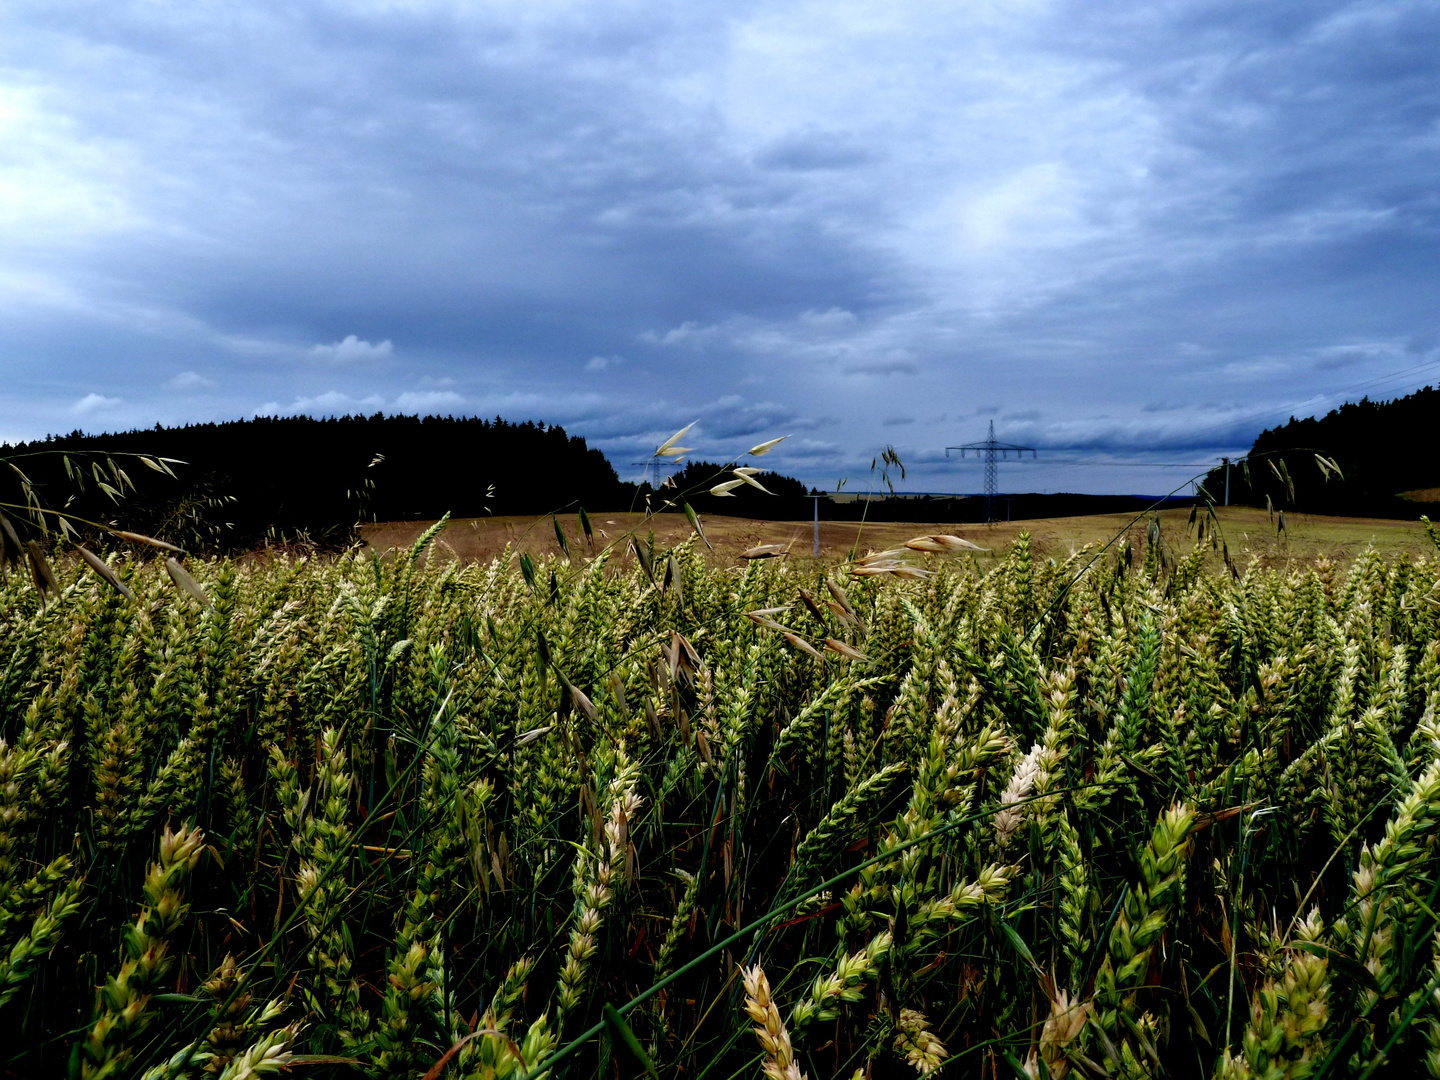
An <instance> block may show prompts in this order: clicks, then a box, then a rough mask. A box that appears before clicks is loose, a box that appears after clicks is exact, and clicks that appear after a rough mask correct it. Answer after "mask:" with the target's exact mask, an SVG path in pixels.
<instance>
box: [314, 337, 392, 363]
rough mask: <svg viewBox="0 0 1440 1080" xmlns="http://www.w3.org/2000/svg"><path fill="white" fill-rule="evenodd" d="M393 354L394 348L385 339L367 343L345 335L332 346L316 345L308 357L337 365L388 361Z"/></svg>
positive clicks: (361, 339)
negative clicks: (359, 361) (358, 361)
mask: <svg viewBox="0 0 1440 1080" xmlns="http://www.w3.org/2000/svg"><path fill="white" fill-rule="evenodd" d="M394 353H395V347H394V346H393V345H391V344H390V340H389V339H388V338H387V339H386V340H384V341H380V342H369V341H366V340H365V339H364V338H359V337H356V336H355V335H354V334H346V335H345V338H344V340H343V341H337V342H335V343H334V344H333V345H316V346H315V347H314V348H313V349H311V350H310V355H311V356H313V357H316V358H317V359H320V360H333V361H334V362H335V363H337V364H350V363H354V362H355V361H357V360H388V359H390V357H391V356H393V355H394Z"/></svg>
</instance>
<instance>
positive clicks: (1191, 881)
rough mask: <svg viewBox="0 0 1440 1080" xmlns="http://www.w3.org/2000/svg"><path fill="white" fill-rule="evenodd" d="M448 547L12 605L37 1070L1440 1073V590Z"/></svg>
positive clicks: (258, 564) (1096, 566)
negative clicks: (483, 556)
mask: <svg viewBox="0 0 1440 1080" xmlns="http://www.w3.org/2000/svg"><path fill="white" fill-rule="evenodd" d="M434 535H435V530H433V529H432V530H431V531H430V532H429V533H427V534H426V535H424V536H422V537H421V538H420V539H419V540H418V541H417V542H416V543H415V545H414V546H413V548H411V549H409V550H408V551H401V552H399V553H397V554H395V555H393V556H391V557H387V558H382V557H380V556H378V555H375V554H373V553H371V552H367V551H363V550H358V549H357V550H356V551H354V552H352V553H350V554H348V555H345V556H343V557H339V558H325V559H321V558H315V559H312V560H308V561H307V560H306V559H302V558H294V559H288V558H275V559H269V560H265V559H255V558H250V559H245V560H239V561H227V560H212V561H209V562H206V561H202V560H191V561H189V562H188V564H187V565H188V568H189V574H190V575H191V576H189V577H187V576H185V575H184V572H183V571H182V572H181V574H179V575H176V574H175V573H173V571H172V572H169V573H167V569H166V564H165V563H164V562H161V561H158V560H156V561H143V560H136V559H131V558H129V557H119V556H112V557H111V559H110V561H109V563H108V567H109V568H110V570H111V572H112V573H113V574H114V575H116V579H117V580H118V582H119V585H120V586H123V591H122V590H121V589H120V588H117V587H116V585H114V584H113V583H110V582H107V581H106V580H104V579H102V577H100V576H98V575H97V574H96V573H95V572H94V570H93V569H92V568H91V567H87V566H86V565H85V564H84V563H82V562H80V561H79V560H78V559H77V560H74V561H73V562H72V561H70V560H67V559H58V560H56V562H55V577H56V580H55V581H54V582H53V584H49V587H47V588H46V589H44V590H43V591H42V590H40V589H37V588H36V586H35V585H34V584H32V583H31V582H30V581H29V580H28V579H26V578H25V577H24V576H23V575H22V574H21V573H18V572H11V573H9V574H8V575H6V576H5V578H4V579H3V580H0V725H3V728H0V734H3V738H4V741H3V742H0V1034H3V1038H0V1057H3V1058H4V1059H6V1061H7V1068H8V1074H7V1075H11V1076H22V1077H61V1076H67V1075H68V1076H71V1077H78V1078H86V1080H98V1078H101V1077H117V1078H122V1077H123V1078H139V1077H145V1078H147V1080H161V1078H179V1077H189V1078H195V1080H200V1078H211V1077H218V1078H222V1080H240V1078H248V1077H258V1076H269V1075H273V1074H277V1073H279V1072H281V1071H282V1070H289V1072H290V1073H291V1074H293V1075H295V1076H302V1077H332V1076H333V1077H348V1076H368V1077H396V1078H398V1077H408V1078H419V1077H425V1078H429V1080H438V1078H440V1077H455V1078H458V1077H466V1078H470V1077H474V1078H485V1080H491V1078H508V1080H522V1078H530V1080H538V1078H540V1077H542V1076H544V1077H551V1078H561V1077H600V1078H604V1080H611V1078H616V1080H619V1078H630V1077H640V1076H645V1075H647V1074H650V1075H656V1076H660V1077H667V1078H668V1077H685V1078H687V1080H700V1078H702V1077H703V1078H707V1080H732V1078H736V1077H760V1076H765V1077H769V1078H770V1080H798V1078H800V1077H810V1078H813V1080H819V1078H827V1080H828V1078H831V1077H839V1078H850V1077H907V1076H922V1077H924V1076H932V1075H933V1076H945V1077H977V1078H992V1077H994V1078H1001V1077H1021V1076H1029V1077H1050V1078H1054V1080H1060V1078H1063V1077H1066V1076H1073V1077H1101V1076H1123V1077H1159V1076H1172V1077H1211V1076H1217V1077H1227V1078H1230V1077H1233V1078H1240V1077H1252V1076H1253V1077H1257V1078H1259V1077H1265V1078H1281V1077H1319V1076H1330V1077H1361V1076H1401V1075H1420V1076H1423V1075H1431V1076H1440V996H1437V993H1436V991H1437V989H1440V948H1437V945H1440V938H1437V931H1440V916H1437V911H1440V876H1437V863H1440V839H1437V837H1440V717H1437V715H1436V710H1437V703H1440V588H1437V581H1440V561H1437V559H1436V553H1435V552H1434V551H1432V552H1430V554H1429V556H1428V557H1425V556H1410V555H1403V556H1401V557H1399V558H1397V559H1395V560H1393V561H1390V560H1387V559H1385V558H1383V557H1381V556H1380V555H1378V554H1376V553H1374V552H1373V551H1372V552H1366V553H1363V554H1361V555H1360V556H1359V557H1358V558H1356V559H1354V560H1353V562H1351V563H1350V564H1349V565H1348V566H1340V565H1337V564H1334V563H1331V562H1327V561H1326V560H1324V559H1323V558H1322V559H1320V560H1318V561H1316V562H1313V563H1306V564H1303V565H1299V566H1298V567H1297V566H1291V567H1288V568H1283V569H1278V570H1277V569H1264V568H1262V567H1261V566H1259V565H1258V564H1257V565H1254V566H1251V567H1250V569H1248V570H1247V569H1246V567H1245V566H1244V565H1239V566H1236V567H1235V568H1234V569H1233V570H1232V569H1230V568H1224V567H1222V568H1221V569H1219V570H1216V569H1215V561H1214V557H1213V555H1211V554H1210V549H1209V548H1208V547H1197V548H1196V549H1195V550H1194V551H1193V552H1192V553H1190V554H1188V555H1185V554H1184V553H1183V552H1182V553H1181V557H1179V558H1178V559H1175V558H1171V557H1169V556H1168V555H1166V554H1165V553H1164V552H1162V551H1160V550H1159V549H1158V548H1156V547H1149V548H1147V547H1146V546H1145V544H1144V543H1143V542H1142V543H1140V544H1139V545H1137V546H1135V547H1133V548H1132V547H1130V546H1129V545H1124V546H1121V547H1120V548H1119V549H1118V550H1117V549H1115V548H1111V549H1109V550H1103V551H1102V550H1099V549H1096V548H1087V549H1084V550H1082V551H1081V552H1079V553H1077V554H1075V555H1073V556H1070V557H1069V558H1067V559H1065V560H1063V561H1061V560H1056V559H1042V558H1040V557H1038V556H1032V553H1031V548H1030V538H1029V537H1028V536H1027V535H1025V534H1021V535H1020V537H1019V539H1018V540H1017V541H1016V542H1015V543H1014V544H1013V546H1011V547H1010V548H1009V549H1008V551H1005V552H1001V553H1000V556H1001V557H998V558H997V557H996V556H995V555H994V554H993V553H992V554H991V555H988V556H987V557H986V558H985V560H984V561H983V563H977V562H975V561H973V556H971V555H969V554H967V553H966V551H965V549H964V545H963V543H960V542H958V541H954V540H953V538H948V537H943V536H942V537H938V538H931V539H922V540H920V541H918V542H917V543H915V544H914V545H913V546H912V547H908V548H905V547H902V548H898V549H896V550H894V551H889V552H883V553H880V554H879V555H878V556H873V557H871V558H870V559H868V560H866V561H863V562H861V563H858V564H856V563H851V564H846V565H839V566H835V565H832V566H828V567H827V566H822V565H818V564H811V563H810V562H808V561H802V560H800V559H792V560H784V559H771V560H766V559H760V558H757V559H754V560H753V561H751V562H749V563H748V564H746V565H744V566H741V567H737V568H735V569H726V568H724V567H716V566H713V565H711V563H710V562H709V561H707V559H706V558H705V556H704V546H703V543H702V542H701V539H700V538H699V537H698V536H694V535H692V536H690V537H689V538H687V539H685V540H683V541H681V542H679V543H678V544H676V545H675V546H673V547H669V548H666V547H665V546H664V545H661V546H660V547H658V548H656V549H653V550H652V549H651V548H650V547H649V546H648V545H647V544H646V542H645V540H644V539H643V538H641V539H639V540H638V542H637V544H636V546H638V549H639V551H638V557H637V552H636V546H632V547H630V548H629V549H628V551H629V554H627V556H626V558H625V559H624V560H623V565H622V560H621V559H620V558H619V557H618V555H619V552H620V551H621V550H624V549H622V548H620V547H619V546H618V545H617V546H616V547H615V548H613V549H603V548H601V547H599V546H598V543H599V542H598V540H597V542H596V545H595V546H588V545H585V544H582V543H581V542H580V541H578V540H575V541H569V542H568V543H569V553H568V555H567V554H556V555H554V556H553V557H546V558H540V559H532V558H531V557H530V556H529V555H525V556H524V557H523V558H521V557H518V556H516V555H515V554H514V553H511V552H508V551H507V552H506V553H505V554H503V555H502V556H501V557H499V558H496V559H494V560H491V561H489V562H485V563H476V564H470V565H465V564H462V563H459V562H457V561H449V562H446V561H444V560H442V559H439V558H433V559H432V558H427V557H426V550H427V547H428V546H429V545H431V543H432V541H433V539H434ZM176 565H178V564H176ZM172 579H174V580H172ZM177 581H178V584H179V586H180V587H177ZM41 584H47V583H45V582H43V581H42V582H41ZM127 593H128V595H127Z"/></svg>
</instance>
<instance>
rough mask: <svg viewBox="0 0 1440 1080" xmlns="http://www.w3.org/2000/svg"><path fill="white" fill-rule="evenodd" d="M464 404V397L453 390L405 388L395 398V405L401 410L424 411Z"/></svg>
mask: <svg viewBox="0 0 1440 1080" xmlns="http://www.w3.org/2000/svg"><path fill="white" fill-rule="evenodd" d="M464 404H465V399H464V398H463V397H461V396H460V395H459V394H457V393H456V392H455V391H454V390H407V391H405V393H403V394H401V395H400V396H399V397H397V398H396V399H395V407H396V408H397V409H399V410H401V411H402V412H424V411H426V410H428V409H440V408H443V407H445V406H447V405H464Z"/></svg>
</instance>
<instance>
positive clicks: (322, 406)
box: [255, 390, 385, 416]
mask: <svg viewBox="0 0 1440 1080" xmlns="http://www.w3.org/2000/svg"><path fill="white" fill-rule="evenodd" d="M384 407H385V399H384V398H383V397H381V396H380V395H379V394H371V395H369V396H368V397H363V398H357V397H352V396H351V395H350V394H346V393H343V392H342V391H339V390H327V391H326V392H325V393H323V394H316V395H315V396H314V397H300V398H296V399H295V400H294V401H292V402H291V403H290V404H289V405H281V404H280V403H279V402H278V401H267V402H266V403H265V404H264V405H261V406H260V408H258V409H256V410H255V415H256V416H287V415H289V414H291V413H324V414H343V413H349V412H354V411H355V410H357V409H383V408H384Z"/></svg>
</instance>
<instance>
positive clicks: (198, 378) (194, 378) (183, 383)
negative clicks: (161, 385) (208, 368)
mask: <svg viewBox="0 0 1440 1080" xmlns="http://www.w3.org/2000/svg"><path fill="white" fill-rule="evenodd" d="M165 385H166V386H168V387H169V388H170V389H171V390H204V389H206V388H207V387H210V386H214V385H215V380H214V379H207V378H206V377H205V376H204V375H201V374H200V373H199V372H198V371H182V372H180V374H178V375H175V376H173V377H172V378H170V379H168V380H166V382H165Z"/></svg>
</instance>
